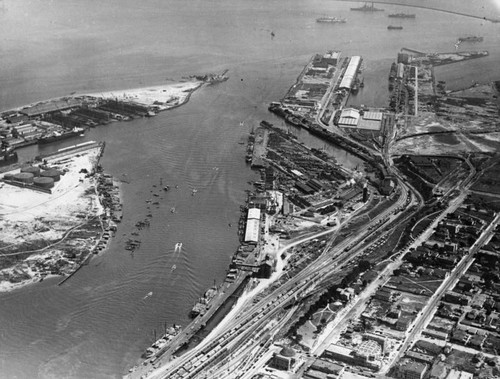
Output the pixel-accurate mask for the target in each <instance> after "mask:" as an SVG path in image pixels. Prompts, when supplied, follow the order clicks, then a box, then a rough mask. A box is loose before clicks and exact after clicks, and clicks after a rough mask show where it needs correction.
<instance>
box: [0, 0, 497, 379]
mask: <svg viewBox="0 0 500 379" xmlns="http://www.w3.org/2000/svg"><path fill="white" fill-rule="evenodd" d="M406 2H407V3H408V1H406ZM427 2H428V3H429V2H430V1H427ZM434 3H440V2H439V1H434ZM441 3H446V4H447V5H449V4H450V1H449V0H448V1H442V2H441ZM3 4H4V8H3V10H0V36H1V37H0V53H1V54H0V78H1V82H0V83H1V84H0V109H2V110H6V109H10V108H13V107H17V106H21V105H24V104H28V103H30V102H34V101H40V100H44V99H48V98H52V97H57V96H64V95H69V94H70V93H72V92H77V93H85V92H98V91H109V90H119V89H127V88H134V87H141V86H147V85H159V84H164V83H167V82H168V81H169V80H171V79H174V80H175V79H177V80H178V79H180V78H181V77H183V76H188V75H192V74H202V73H208V72H217V71H222V70H223V69H229V75H230V79H229V80H228V81H227V82H224V83H220V84H217V85H213V86H208V87H203V88H202V89H201V90H198V91H197V92H195V93H194V95H193V96H192V97H191V100H190V101H189V103H187V104H186V105H184V106H182V107H180V108H177V109H175V110H172V111H167V112H163V113H160V114H159V115H158V116H157V117H154V118H151V119H138V120H134V121H131V122H123V123H112V124H110V125H107V126H101V127H99V128H96V129H92V130H90V131H89V132H88V133H87V134H86V135H85V137H83V138H80V139H75V140H70V141H64V142H61V143H58V144H54V145H50V146H44V147H43V149H40V151H38V147H28V148H25V149H23V150H21V151H20V156H21V157H22V158H23V159H29V158H32V157H33V156H35V155H36V154H38V153H39V152H48V151H51V150H55V149H58V148H61V147H64V146H68V145H71V144H74V143H78V142H82V141H83V140H91V139H93V140H103V141H106V149H105V154H104V157H103V158H102V160H101V164H102V165H103V167H104V169H105V170H106V172H108V173H110V174H112V175H114V176H115V177H117V178H123V179H126V180H127V181H128V182H129V183H123V187H122V188H123V199H124V220H123V222H122V223H121V224H120V225H119V228H118V232H117V234H116V237H115V238H114V239H113V240H112V242H111V245H110V247H109V249H108V250H107V251H106V252H105V253H102V254H100V255H98V256H95V257H94V258H93V259H92V261H91V262H90V264H89V265H88V266H86V267H84V268H83V269H82V270H80V271H79V272H78V273H77V274H76V275H75V276H74V277H73V278H71V279H70V280H68V281H67V282H66V283H65V284H64V285H62V286H57V282H58V280H46V281H44V282H42V283H40V284H36V285H32V286H29V287H25V288H23V289H20V290H17V291H14V292H10V293H4V294H0V304H1V306H0V378H115V377H121V375H123V374H124V373H126V372H127V370H128V368H130V367H131V366H133V365H134V364H136V363H138V362H139V360H140V355H141V353H142V352H143V351H144V349H145V348H146V347H147V346H148V345H149V344H150V343H151V342H152V340H153V330H155V329H156V330H157V332H158V333H161V331H162V330H163V327H164V323H167V324H168V325H170V324H172V323H177V324H181V325H186V324H187V323H188V322H189V319H188V313H189V310H190V309H191V307H192V305H193V304H194V303H195V302H196V300H197V298H198V297H199V296H200V295H202V293H203V292H204V291H205V289H206V288H208V287H209V286H210V285H212V284H213V282H214V280H215V282H216V283H221V282H222V280H223V279H224V277H225V273H226V270H227V268H228V265H229V263H230V260H231V256H232V254H233V252H234V251H235V249H236V248H237V246H238V236H237V233H236V232H237V230H236V228H235V227H232V228H231V227H229V224H232V225H237V221H238V218H239V206H240V205H241V204H243V203H244V200H245V196H246V194H245V190H246V189H250V188H251V187H250V185H249V184H248V181H252V180H256V179H257V177H258V176H257V174H256V173H254V172H252V171H251V170H250V169H249V168H248V166H247V165H246V164H245V159H244V158H245V157H244V156H245V148H246V145H242V144H239V142H246V140H247V136H248V132H249V131H250V129H251V128H252V127H257V126H258V124H259V123H260V121H261V120H263V119H265V120H268V121H270V122H274V123H276V124H279V125H282V121H280V120H278V119H276V118H275V117H274V116H273V115H272V114H270V113H269V112H268V111H267V106H268V104H269V103H270V102H271V101H277V100H279V99H280V98H281V97H282V96H283V95H284V94H285V93H286V91H287V90H288V88H289V87H290V86H291V85H292V84H294V82H295V80H296V78H297V76H298V75H299V73H300V72H301V70H302V68H303V66H304V64H305V63H306V62H307V61H308V59H309V58H310V57H311V55H312V54H314V53H323V52H325V51H327V50H341V51H342V52H343V54H344V55H348V56H350V55H361V56H363V58H364V64H363V67H364V70H365V71H364V77H365V88H363V89H362V90H360V92H359V94H358V95H357V97H355V98H352V103H353V104H367V105H373V106H384V105H386V104H387V95H388V92H387V76H388V73H389V67H390V64H391V62H392V61H394V60H395V57H396V55H397V52H398V51H399V50H400V49H401V48H402V47H409V48H413V49H416V50H423V51H453V50H454V43H455V41H456V40H457V38H458V37H459V36H462V35H470V34H477V35H481V36H484V42H483V43H481V44H476V45H470V46H469V47H471V48H472V49H481V50H483V49H486V50H489V51H490V56H489V57H487V58H484V59H480V60H475V61H472V62H468V63H464V64H460V66H458V65H457V66H455V67H450V69H449V70H448V69H440V70H439V71H438V80H447V81H448V82H449V84H450V85H451V86H453V87H454V88H459V87H461V86H466V85H470V83H471V82H472V81H473V80H474V81H478V82H481V81H483V80H493V79H500V65H498V62H499V61H500V32H499V30H500V24H491V23H487V22H484V21H482V20H478V19H471V18H465V17H461V16H454V15H450V14H445V13H438V12H432V11H427V10H421V9H417V10H412V9H410V8H401V7H397V6H392V5H386V4H384V5H381V7H382V8H385V10H386V11H385V12H378V13H376V14H366V13H361V12H351V11H350V10H349V8H350V7H351V6H358V4H359V3H345V2H334V1H330V0H313V1H304V0H287V1H279V0H252V1H250V0H189V1H185V0H145V1H141V2H137V1H135V0H107V1H98V0H87V1H83V0H52V1H49V0H4V1H3ZM490 5H491V4H490ZM401 11H406V12H412V13H416V14H417V18H416V19H415V20H397V19H390V20H389V19H388V18H387V13H388V12H401ZM325 15H330V16H338V17H346V18H347V20H348V21H347V23H346V24H333V25H332V24H318V23H316V22H315V19H316V18H317V17H321V16H325ZM394 23H397V24H401V25H403V26H404V29H403V30H401V31H388V30H387V26H388V25H389V24H394ZM271 32H274V34H275V37H274V38H272V36H271ZM466 47H467V46H466V44H465V43H464V44H462V46H461V47H460V49H466ZM485 74H486V75H487V76H486V77H485V76H484V75H485ZM240 122H244V126H240ZM293 132H294V133H296V134H297V135H298V136H299V138H300V139H301V140H303V141H306V142H307V143H308V144H311V145H313V146H315V147H318V148H324V149H325V150H327V151H329V152H330V153H332V154H334V155H335V156H336V158H337V160H338V161H339V162H340V163H343V164H346V165H348V166H350V167H354V166H356V165H357V164H358V163H359V160H358V159H357V158H355V157H352V156H351V155H349V154H347V153H345V152H343V151H340V150H338V149H337V148H335V147H332V146H329V145H326V144H324V143H323V142H321V141H318V140H317V139H315V138H314V137H312V136H310V135H308V133H306V132H304V131H300V130H296V129H293ZM160 180H162V182H163V184H164V185H165V184H169V185H170V186H171V187H172V189H171V190H170V191H169V192H167V193H161V198H158V199H159V200H158V201H159V202H160V204H159V205H158V206H156V205H152V206H151V207H150V208H151V209H150V210H151V212H152V214H153V218H152V223H151V226H150V228H148V229H144V230H142V231H140V236H139V237H134V238H139V239H141V240H142V245H141V247H140V249H139V250H137V251H136V252H135V253H134V254H130V253H129V252H128V251H126V250H125V249H124V247H125V241H126V239H127V238H129V237H130V236H131V235H130V233H131V232H133V231H134V230H135V226H134V225H135V223H136V222H137V221H139V220H142V219H144V218H145V217H146V214H147V213H148V212H149V210H148V209H147V205H148V204H147V203H146V200H148V199H150V198H151V196H152V192H151V191H154V192H159V186H160ZM176 185H177V186H178V188H174V187H175V186H176ZM155 186H156V187H155ZM193 189H196V190H197V193H196V195H195V196H192V195H191V192H192V190H193ZM172 207H175V210H176V211H175V213H171V212H170V210H171V208H172ZM177 242H182V243H183V248H182V252H181V253H180V254H179V253H175V252H174V245H175V244H176V243H177ZM173 265H176V270H175V271H172V270H171V267H172V266H173ZM149 292H153V295H152V296H151V297H147V298H145V296H146V294H148V293H149Z"/></svg>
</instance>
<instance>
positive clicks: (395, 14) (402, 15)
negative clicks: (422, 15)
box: [389, 13, 416, 18]
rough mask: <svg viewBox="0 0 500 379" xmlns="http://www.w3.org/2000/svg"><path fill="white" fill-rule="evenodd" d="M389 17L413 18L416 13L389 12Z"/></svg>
mask: <svg viewBox="0 0 500 379" xmlns="http://www.w3.org/2000/svg"><path fill="white" fill-rule="evenodd" d="M389 17H394V18H415V17H416V15H415V14H413V13H391V14H390V15H389Z"/></svg>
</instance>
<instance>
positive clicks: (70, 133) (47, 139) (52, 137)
mask: <svg viewBox="0 0 500 379" xmlns="http://www.w3.org/2000/svg"><path fill="white" fill-rule="evenodd" d="M84 131H85V129H82V128H73V129H72V130H62V131H54V132H49V133H47V134H44V135H43V136H41V137H40V138H38V143H39V144H46V143H51V142H55V141H60V140H63V139H66V138H70V137H76V136H79V135H80V134H82V133H83V132H84Z"/></svg>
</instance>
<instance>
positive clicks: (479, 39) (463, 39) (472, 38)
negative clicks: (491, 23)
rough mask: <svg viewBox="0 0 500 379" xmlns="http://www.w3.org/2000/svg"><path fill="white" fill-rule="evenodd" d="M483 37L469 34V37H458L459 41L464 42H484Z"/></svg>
mask: <svg viewBox="0 0 500 379" xmlns="http://www.w3.org/2000/svg"><path fill="white" fill-rule="evenodd" d="M483 39H484V38H483V37H478V36H468V37H460V38H459V39H458V43H462V42H483Z"/></svg>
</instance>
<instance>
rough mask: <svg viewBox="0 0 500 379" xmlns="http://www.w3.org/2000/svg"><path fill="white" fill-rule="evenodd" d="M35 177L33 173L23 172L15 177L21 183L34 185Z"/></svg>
mask: <svg viewBox="0 0 500 379" xmlns="http://www.w3.org/2000/svg"><path fill="white" fill-rule="evenodd" d="M33 177H34V175H33V174H32V173H31V172H21V173H19V174H15V175H14V180H15V181H17V182H21V183H26V184H32V183H33Z"/></svg>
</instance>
